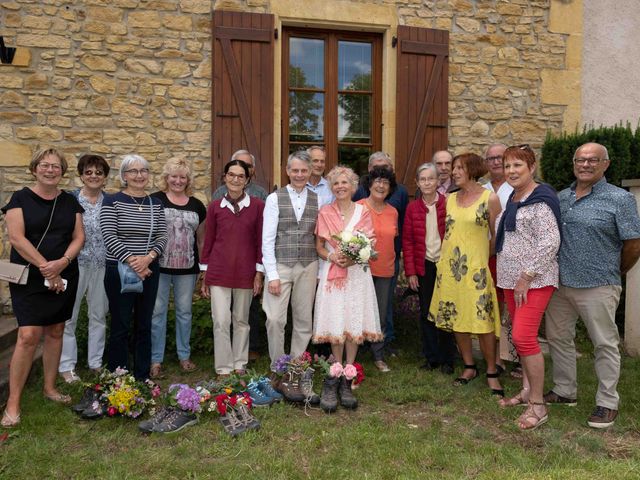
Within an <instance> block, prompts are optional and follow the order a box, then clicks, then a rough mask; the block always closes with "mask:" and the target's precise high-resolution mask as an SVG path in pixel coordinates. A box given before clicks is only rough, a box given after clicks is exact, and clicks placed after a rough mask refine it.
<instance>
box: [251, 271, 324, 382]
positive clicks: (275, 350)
mask: <svg viewBox="0 0 640 480" xmlns="http://www.w3.org/2000/svg"><path fill="white" fill-rule="evenodd" d="M277 268H278V275H279V276H280V295H279V296H275V295H272V294H270V293H269V291H268V289H267V287H266V285H265V289H264V296H263V298H262V308H263V309H264V313H266V315H267V325H266V326H267V339H268V340H269V357H270V358H271V370H275V363H276V361H277V360H278V358H280V356H282V355H283V354H284V329H285V326H286V325H287V309H288V307H289V300H291V313H292V318H293V330H292V332H291V351H290V353H291V356H293V357H297V356H298V355H300V354H301V353H302V352H304V351H305V350H306V349H307V345H309V340H310V339H311V334H312V332H313V303H314V299H315V293H316V278H317V276H318V261H317V260H316V261H315V262H311V263H310V264H309V265H307V266H306V267H303V266H302V264H301V263H296V264H295V265H294V266H293V267H287V266H286V265H282V264H278V265H277Z"/></svg>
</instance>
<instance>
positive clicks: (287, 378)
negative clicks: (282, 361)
mask: <svg viewBox="0 0 640 480" xmlns="http://www.w3.org/2000/svg"><path fill="white" fill-rule="evenodd" d="M277 388H278V391H279V392H280V393H282V395H283V396H284V398H285V400H287V401H289V402H294V403H302V402H304V399H305V398H306V397H305V395H304V393H302V390H300V374H299V373H297V372H293V371H292V372H287V373H285V374H284V376H283V377H282V381H281V382H280V384H279V385H278V387H277Z"/></svg>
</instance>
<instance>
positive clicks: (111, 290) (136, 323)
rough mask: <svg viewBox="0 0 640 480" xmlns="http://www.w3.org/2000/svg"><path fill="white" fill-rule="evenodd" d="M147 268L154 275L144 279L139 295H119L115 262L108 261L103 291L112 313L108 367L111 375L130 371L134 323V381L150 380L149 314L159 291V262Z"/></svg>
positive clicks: (118, 278)
mask: <svg viewBox="0 0 640 480" xmlns="http://www.w3.org/2000/svg"><path fill="white" fill-rule="evenodd" d="M149 268H150V269H151V271H152V272H153V273H152V274H151V276H149V277H147V278H146V279H145V280H144V282H143V285H144V290H143V292H142V293H120V288H121V286H120V274H119V273H118V264H117V263H116V262H107V266H106V270H105V274H104V289H105V291H106V292H107V298H108V299H109V311H110V312H111V331H110V332H109V347H108V350H107V352H108V353H107V357H108V363H107V367H108V368H109V370H111V371H112V372H113V371H114V370H115V369H116V368H117V367H122V368H126V369H127V370H129V371H131V369H130V368H129V334H130V330H131V324H132V323H133V330H134V342H133V343H134V347H133V348H134V351H133V374H134V375H135V377H136V379H137V380H144V379H146V378H149V368H150V367H151V362H150V360H151V315H152V313H153V303H154V302H155V300H156V292H157V291H158V277H159V276H160V272H159V270H160V269H159V267H158V262H153V263H151V265H149Z"/></svg>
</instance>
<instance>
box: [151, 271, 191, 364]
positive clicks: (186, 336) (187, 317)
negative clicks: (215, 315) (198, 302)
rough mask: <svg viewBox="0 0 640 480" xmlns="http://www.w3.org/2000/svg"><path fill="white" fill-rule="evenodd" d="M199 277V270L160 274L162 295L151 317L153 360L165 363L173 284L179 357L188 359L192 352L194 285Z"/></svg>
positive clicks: (157, 299)
mask: <svg viewBox="0 0 640 480" xmlns="http://www.w3.org/2000/svg"><path fill="white" fill-rule="evenodd" d="M197 280H198V275H197V274H195V273H194V274H189V275H170V274H168V273H161V274H160V282H159V284H158V295H157V297H156V303H155V306H154V307H153V317H152V319H151V363H162V361H163V360H164V346H165V343H166V340H167V312H168V310H169V291H170V289H171V285H173V304H174V307H175V309H176V350H177V352H178V359H179V360H188V359H189V357H190V356H191V347H190V346H189V340H190V339H191V305H192V304H193V289H194V288H195V286H196V281H197Z"/></svg>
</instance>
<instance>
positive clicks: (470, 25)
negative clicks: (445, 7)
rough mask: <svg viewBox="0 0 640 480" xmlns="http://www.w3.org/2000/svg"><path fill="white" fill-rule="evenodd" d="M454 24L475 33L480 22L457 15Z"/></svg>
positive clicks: (478, 28) (478, 29)
mask: <svg viewBox="0 0 640 480" xmlns="http://www.w3.org/2000/svg"><path fill="white" fill-rule="evenodd" d="M456 25H458V26H459V27H460V28H461V29H462V30H464V31H465V32H470V33H475V32H479V31H480V22H479V21H478V20H474V19H472V18H467V17H458V18H456Z"/></svg>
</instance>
